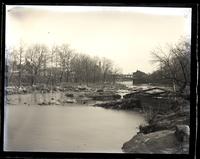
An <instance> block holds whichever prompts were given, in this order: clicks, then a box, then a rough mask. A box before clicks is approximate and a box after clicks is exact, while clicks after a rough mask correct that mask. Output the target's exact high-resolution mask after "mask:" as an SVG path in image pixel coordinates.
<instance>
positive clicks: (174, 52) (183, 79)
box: [152, 41, 191, 93]
mask: <svg viewBox="0 0 200 159" xmlns="http://www.w3.org/2000/svg"><path fill="white" fill-rule="evenodd" d="M190 52H191V51H190V42H188V41H181V42H179V43H178V44H175V45H168V49H167V50H166V51H164V50H163V49H162V48H157V49H156V50H154V51H152V55H153V59H154V62H157V63H158V64H159V66H160V68H159V70H160V72H161V73H162V76H163V77H164V78H166V79H169V80H170V81H171V83H172V86H173V88H174V91H178V92H180V93H182V92H183V91H184V90H185V88H186V86H189V84H190ZM176 87H177V88H176ZM177 89H178V90H177Z"/></svg>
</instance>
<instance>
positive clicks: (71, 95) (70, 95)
mask: <svg viewBox="0 0 200 159" xmlns="http://www.w3.org/2000/svg"><path fill="white" fill-rule="evenodd" d="M65 96H66V97H74V94H72V93H66V94H65Z"/></svg>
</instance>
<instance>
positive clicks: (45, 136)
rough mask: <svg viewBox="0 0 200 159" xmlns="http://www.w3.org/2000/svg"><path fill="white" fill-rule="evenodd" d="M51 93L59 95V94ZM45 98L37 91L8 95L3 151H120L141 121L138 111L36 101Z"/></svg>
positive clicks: (142, 121)
mask: <svg viewBox="0 0 200 159" xmlns="http://www.w3.org/2000/svg"><path fill="white" fill-rule="evenodd" d="M53 96H54V97H55V96H56V97H58V98H62V94H59V93H57V94H53ZM49 97H50V95H48V96H47V97H46V96H44V95H41V94H25V95H9V96H8V99H9V102H10V104H7V105H6V106H5V124H4V125H5V128H4V134H5V135H4V150H5V151H37V152H41V151H42V152H43V151H45V152H104V153H107V152H115V153H120V152H122V150H121V147H122V145H123V143H124V142H126V141H128V140H129V139H130V138H132V137H133V135H134V134H136V133H137V131H138V126H139V125H140V124H144V123H145V120H144V117H143V116H142V114H139V113H136V112H133V111H123V110H109V109H104V108H100V107H93V106H91V105H81V104H66V105H64V106H62V105H54V106H52V105H51V106H39V105H37V104H36V103H37V102H38V100H41V99H42V98H43V100H46V98H49ZM12 102H13V103H14V104H13V103H12ZM11 103H12V104H11ZM29 104H30V105H29Z"/></svg>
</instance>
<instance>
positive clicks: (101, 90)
mask: <svg viewBox="0 0 200 159" xmlns="http://www.w3.org/2000/svg"><path fill="white" fill-rule="evenodd" d="M103 91H104V90H103V89H98V90H97V91H96V92H103Z"/></svg>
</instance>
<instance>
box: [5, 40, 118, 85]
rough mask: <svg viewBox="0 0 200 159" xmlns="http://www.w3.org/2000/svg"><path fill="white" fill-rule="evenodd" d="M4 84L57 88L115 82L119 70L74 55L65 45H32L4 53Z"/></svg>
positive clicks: (107, 63) (107, 61) (96, 59)
mask: <svg viewBox="0 0 200 159" xmlns="http://www.w3.org/2000/svg"><path fill="white" fill-rule="evenodd" d="M6 55H7V57H6V58H7V60H6V62H7V63H6V72H7V74H6V77H7V83H9V85H13V86H18V87H20V86H22V85H23V86H24V85H30V86H33V85H36V84H47V85H53V86H55V85H60V84H61V83H62V82H76V83H78V82H79V83H88V82H90V83H96V82H114V81H115V79H114V77H115V76H114V74H117V73H118V72H119V69H117V68H114V65H113V62H112V61H111V60H110V59H107V58H99V57H91V56H89V55H88V54H82V53H77V52H76V51H75V50H73V49H71V48H70V46H69V45H68V44H62V45H59V46H58V45H57V46H54V47H52V48H49V47H47V46H45V45H41V44H35V45H32V46H29V47H27V48H26V47H25V46H24V45H22V44H21V45H20V46H19V47H18V48H14V49H9V50H6Z"/></svg>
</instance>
